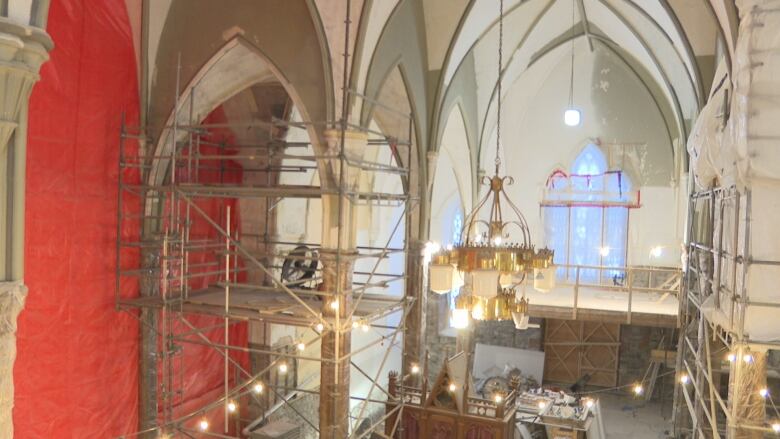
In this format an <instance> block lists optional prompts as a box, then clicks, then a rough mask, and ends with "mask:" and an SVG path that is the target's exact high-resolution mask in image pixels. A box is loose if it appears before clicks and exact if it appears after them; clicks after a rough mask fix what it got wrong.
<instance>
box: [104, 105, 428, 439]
mask: <svg viewBox="0 0 780 439" xmlns="http://www.w3.org/2000/svg"><path fill="white" fill-rule="evenodd" d="M190 93H193V91H191V92H190ZM346 97H350V98H354V99H360V100H362V101H363V102H364V103H365V104H366V105H371V106H374V107H382V104H381V103H380V102H377V101H374V100H371V99H370V98H368V97H366V96H362V95H360V94H358V93H354V92H351V91H348V92H346V93H345V98H346ZM191 101H192V96H190V102H191ZM382 108H384V107H382ZM175 110H176V111H174V114H175V115H176V116H175V117H174V118H173V123H172V124H171V125H170V126H167V127H164V129H163V130H162V133H161V138H167V139H168V140H169V143H170V144H172V145H173V147H171V148H168V149H169V151H168V152H167V153H163V152H161V151H156V152H151V153H149V152H145V151H143V150H142V149H141V148H139V147H137V146H131V147H128V145H135V141H136V140H138V139H143V140H146V141H148V140H149V139H145V138H144V136H145V132H146V131H145V129H144V128H143V127H136V128H133V127H127V126H125V125H124V124H123V126H122V133H121V138H120V154H119V164H118V168H119V170H118V175H119V192H118V217H117V243H116V246H117V261H116V262H117V273H116V292H115V300H116V306H117V308H118V309H120V310H123V311H128V312H130V313H131V314H132V315H134V316H137V317H138V319H139V321H140V322H141V323H142V325H143V329H142V330H144V331H148V332H149V333H150V334H154V335H153V336H154V337H155V338H156V339H157V340H158V344H159V345H158V347H157V349H156V352H154V353H153V354H152V355H153V357H154V358H155V359H156V363H157V364H156V371H157V374H158V379H157V382H158V383H157V388H156V389H148V390H147V391H148V392H149V395H151V398H154V399H155V400H156V401H157V402H156V403H157V404H159V407H158V409H157V410H156V412H157V413H156V418H157V420H156V423H155V424H156V425H154V426H150V427H149V428H147V429H141V431H139V432H137V433H136V434H137V435H141V434H146V433H154V434H158V435H161V437H162V435H179V434H181V435H182V436H183V437H192V436H191V435H193V434H198V435H201V437H218V438H232V437H244V436H242V434H243V435H248V434H249V433H250V431H249V430H250V429H251V428H254V427H255V426H257V425H260V424H262V423H263V422H264V420H266V419H267V418H268V415H269V414H270V412H272V411H273V410H275V409H276V408H278V407H281V406H287V407H289V408H290V409H291V411H292V412H294V413H296V414H297V415H298V416H299V417H300V418H301V422H303V423H305V424H307V425H308V426H309V427H311V428H312V429H314V430H317V431H318V427H317V422H316V420H311V419H307V418H306V416H305V415H304V414H303V413H301V412H300V411H298V410H296V409H295V407H293V406H292V405H291V403H290V402H291V401H290V399H291V398H290V395H294V394H310V393H315V394H316V393H317V391H313V390H311V387H312V386H304V384H307V383H301V382H298V377H297V370H298V369H297V365H298V363H299V362H300V361H313V362H320V363H321V362H331V363H333V365H334V366H335V369H336V370H339V369H340V365H342V364H348V366H347V368H348V369H350V370H354V371H356V372H358V373H360V374H361V375H362V376H364V377H365V378H366V379H368V380H370V382H371V387H370V390H369V392H368V395H367V396H365V397H363V396H361V397H358V396H355V395H350V399H352V400H358V401H360V403H359V404H360V409H359V410H358V414H357V416H350V418H351V419H350V420H349V421H351V422H350V430H351V436H350V437H355V438H362V437H365V436H366V435H368V434H370V433H371V432H373V431H375V430H381V428H382V427H383V425H382V421H383V420H384V418H383V419H382V420H380V421H379V422H375V423H374V424H372V425H371V427H370V428H369V429H361V430H360V431H359V432H358V428H357V427H358V426H359V425H360V424H361V422H365V419H367V417H368V414H369V411H368V410H367V409H366V407H367V405H368V404H378V405H377V406H376V407H381V409H382V410H384V404H385V403H386V402H387V400H386V399H381V398H378V397H375V396H374V395H375V394H377V393H382V394H384V396H385V397H388V398H395V397H393V396H391V393H390V391H389V390H388V389H387V388H386V386H382V385H381V384H380V382H379V380H380V378H384V376H383V375H381V372H382V370H383V368H384V365H385V363H386V362H387V360H388V357H389V354H390V351H391V350H392V349H393V348H397V347H398V345H399V344H400V343H399V342H398V340H399V334H402V332H403V330H404V325H405V321H406V315H407V311H408V310H409V308H410V306H411V305H412V299H409V298H407V297H406V295H405V294H403V293H402V294H401V295H397V294H389V293H387V292H386V290H387V289H388V288H390V286H391V285H393V284H403V283H404V282H405V280H406V276H405V274H404V272H403V270H400V272H385V271H383V268H382V265H383V264H382V261H386V260H387V259H388V258H390V257H391V255H400V256H401V257H404V258H405V257H406V255H407V252H408V247H409V244H408V239H406V236H404V238H403V243H404V244H403V247H397V248H394V247H392V246H391V242H392V241H393V239H394V237H396V235H398V234H400V233H403V231H405V230H407V229H408V227H403V225H404V223H405V222H406V221H408V219H409V218H411V212H412V210H413V209H414V208H415V206H416V201H417V200H416V199H415V198H414V197H411V196H409V194H408V192H409V190H408V188H409V186H410V185H409V169H410V164H411V163H412V157H413V156H412V129H413V125H412V123H413V122H412V117H411V115H410V114H406V113H403V112H398V115H399V116H401V117H402V119H403V121H404V122H405V124H408V125H407V127H406V129H407V132H406V133H404V134H405V135H406V136H407V138H406V139H398V138H393V137H388V136H385V135H384V134H383V133H381V132H378V131H376V130H371V129H367V128H364V127H361V126H358V125H355V124H351V123H348V122H347V121H346V120H345V119H342V120H339V121H330V122H295V121H290V120H283V119H272V120H270V121H263V122H258V121H251V122H238V123H219V124H213V123H212V124H209V123H197V122H194V121H192V116H191V115H190V121H189V123H187V124H185V123H181V122H180V120H179V119H180V118H179V117H178V112H179V110H180V108H179V100H178V97H177V101H176V107H175ZM386 110H387V111H389V109H386ZM288 113H289V112H288ZM239 127H240V128H255V129H260V130H261V131H262V132H264V133H267V138H266V139H264V140H263V141H260V142H256V143H252V144H239V143H233V144H226V143H224V142H213V141H210V140H209V137H208V133H209V132H210V131H211V130H214V129H224V128H232V129H235V128H239ZM324 129H329V130H334V131H337V132H338V133H339V139H338V141H339V143H340V145H339V146H338V147H336V148H328V150H327V151H325V152H322V151H318V152H315V149H314V148H313V147H312V142H308V141H303V142H302V141H288V140H287V139H288V138H289V137H290V136H289V133H290V132H292V131H295V130H299V131H303V132H307V133H311V132H318V130H324ZM347 131H351V132H360V133H363V134H365V135H366V136H367V138H368V140H367V142H366V144H365V148H366V149H371V148H377V149H386V150H388V151H389V157H390V160H389V161H388V163H383V162H380V161H379V160H376V161H372V160H366V159H364V158H356V157H355V156H351V155H349V154H347V153H345V149H346V148H345V133H346V132H347ZM294 150H295V153H293V151H294ZM300 151H303V152H300ZM404 153H405V154H404ZM376 155H380V154H379V153H377V154H376ZM387 156H388V154H387V153H385V157H387ZM237 163H244V164H245V165H244V166H243V167H241V166H236V165H237ZM247 164H248V165H249V166H247ZM327 167H329V169H331V170H335V171H333V173H334V174H335V175H336V176H337V178H335V179H333V180H336V181H337V183H333V182H331V183H330V184H327V185H326V184H324V183H323V184H321V185H319V186H318V185H313V184H312V185H289V184H288V185H286V184H280V181H281V180H282V179H283V176H284V175H288V174H297V175H298V176H299V177H300V175H301V174H303V175H305V176H306V178H307V179H309V181H316V179H315V178H313V177H314V176H315V175H316V176H318V177H320V179H321V180H323V181H324V180H325V177H324V176H322V175H320V174H319V173H318V171H319V170H321V169H325V168H327ZM241 172H244V173H252V174H253V175H254V178H252V179H251V180H252V182H246V181H245V179H243V178H242V177H241V175H242V174H241ZM354 173H359V174H372V175H379V174H385V175H391V176H393V178H399V179H400V181H401V182H402V187H404V188H406V190H401V191H400V192H397V193H396V192H388V193H381V192H373V191H371V190H366V189H364V188H363V189H361V188H356V187H354V186H353V185H349V184H348V183H347V182H346V181H345V178H339V177H343V176H345V175H350V174H354ZM161 175H164V177H163V178H161V177H160V176H161ZM128 176H132V177H130V178H129V177H128ZM258 176H262V177H264V183H258V179H259V177H258ZM369 180H371V179H369ZM329 195H332V196H336V197H337V198H338V208H339V210H340V211H341V209H345V208H346V207H345V206H342V204H344V203H351V204H352V205H353V206H370V207H371V208H372V209H378V211H377V212H381V210H383V209H384V210H386V211H387V212H390V211H389V210H387V209H394V210H395V211H396V212H397V209H403V214H402V215H400V216H399V217H398V220H397V221H396V222H395V224H394V226H393V228H392V232H391V233H390V236H388V237H386V241H385V243H384V245H381V246H367V245H366V246H357V247H356V248H348V244H347V243H345V242H343V241H344V240H342V239H341V237H342V235H343V233H342V230H341V228H342V224H341V222H339V225H338V228H339V230H338V231H337V233H338V237H339V239H338V240H337V243H338V245H337V248H329V249H327V250H325V249H321V248H320V243H317V242H303V239H292V240H290V239H284V237H283V236H280V235H279V234H278V233H276V232H275V230H274V226H273V224H274V223H275V209H277V208H278V206H280V204H281V203H282V202H283V201H285V200H291V199H323V197H324V196H329ZM237 200H259V202H261V203H262V204H261V205H262V206H263V207H264V211H265V218H264V220H263V221H264V222H263V227H264V230H263V233H256V234H245V235H244V234H241V231H240V230H237V227H235V226H234V224H235V223H236V215H237V212H236V209H235V207H234V205H235V204H236V203H237V202H238V201H237ZM215 206H216V208H215ZM138 211H140V212H141V213H140V214H138ZM377 214H378V215H383V214H382V213H377ZM231 217H232V219H231ZM258 220H259V219H258ZM344 227H348V226H344ZM128 229H138V230H141V229H142V230H143V233H141V234H140V235H139V236H137V237H135V238H131V239H128V238H126V237H125V236H126V233H125V234H123V230H128ZM399 236H400V235H399ZM250 243H251V245H250ZM301 245H305V246H307V247H308V248H309V249H310V250H311V252H310V253H307V254H304V255H301V254H299V253H296V251H295V249H296V248H297V247H299V246H301ZM350 251H351V252H353V253H354V254H352V255H351V256H350V258H353V259H354V260H368V261H373V262H371V263H370V265H371V266H372V267H373V268H372V269H371V270H369V271H355V272H354V273H353V275H354V276H355V278H354V279H353V282H352V284H351V285H347V286H346V287H345V286H342V285H341V284H340V283H339V282H335V285H330V288H329V287H325V286H324V285H325V283H323V282H322V281H323V278H324V277H326V274H325V273H324V268H323V267H324V264H325V262H326V261H325V259H326V256H325V253H330V254H332V255H333V256H332V257H333V258H335V264H334V266H335V267H336V268H335V269H336V271H338V270H340V269H341V267H342V265H343V264H341V263H340V261H339V258H342V257H344V256H343V255H344V254H345V253H347V252H350ZM285 260H291V261H299V262H302V263H304V264H305V265H306V266H308V267H314V268H313V275H311V277H307V278H305V279H299V280H291V281H285V280H283V279H282V278H281V276H280V275H281V271H282V269H283V265H284V261H285ZM330 262H333V261H330ZM385 265H387V264H385ZM385 269H386V267H385ZM337 277H338V276H337ZM350 278H351V276H350ZM139 289H140V290H141V291H142V295H140V296H137V295H132V297H127V296H128V294H127V291H133V290H135V291H138V290H139ZM144 291H145V293H143V292H144ZM401 291H403V289H401ZM339 297H349V298H350V300H348V301H346V303H348V304H350V306H351V307H350V309H348V310H347V311H346V313H345V315H346V318H344V314H342V313H341V312H335V313H328V312H327V304H331V303H333V300H338V298H339ZM334 298H335V299H334ZM139 310H140V312H139ZM144 313H145V314H146V315H151V316H153V317H152V318H146V319H145V318H143V317H142V316H143V315H144ZM204 316H206V317H205V318H204ZM389 316H395V317H394V318H388V317H389ZM396 317H397V318H396ZM385 320H387V322H386V321H385ZM245 322H263V323H270V324H279V325H287V326H293V327H297V328H308V330H309V331H311V336H310V337H309V338H307V339H306V341H305V344H303V343H304V342H303V341H302V340H292V342H291V343H289V344H287V345H285V346H274V347H273V349H259V348H256V347H252V346H250V345H249V344H247V345H242V344H241V343H239V342H237V341H231V329H232V328H235V327H236V325H239V324H242V323H245ZM355 328H361V329H362V330H363V331H368V330H369V329H372V330H373V331H374V332H376V333H377V334H378V336H377V337H375V338H374V339H373V341H371V342H369V343H367V344H365V345H363V346H358V347H353V348H352V349H351V350H349V351H347V352H339V351H338V347H337V348H336V352H335V355H334V356H333V357H332V358H323V355H322V354H321V353H320V355H307V354H305V350H306V349H305V348H306V347H307V346H311V345H313V344H316V343H319V342H320V341H321V339H322V337H323V336H326V334H328V332H330V333H331V334H332V335H333V336H335V338H336V339H337V340H338V338H339V337H340V336H344V335H345V334H348V333H350V332H351V331H353V330H355ZM366 328H369V329H366ZM380 344H381V345H382V346H384V347H383V348H382V349H383V350H384V354H383V355H382V363H381V365H380V366H379V369H378V371H377V373H376V374H375V375H370V374H369V373H367V372H366V371H364V370H363V369H362V368H360V367H359V366H358V365H357V364H355V362H354V361H353V358H354V356H355V355H356V354H358V353H361V352H365V351H367V350H369V349H376V348H377V347H378V346H379V345H380ZM192 345H198V346H203V347H207V348H209V349H210V350H213V351H214V352H216V353H218V355H219V356H221V357H222V359H223V362H222V368H223V388H222V389H221V391H220V392H219V395H216V396H214V397H213V398H211V399H210V400H209V402H208V403H206V404H203V405H201V406H200V407H195V408H188V409H187V411H186V412H185V413H183V412H182V410H183V408H184V407H185V406H186V405H187V404H186V403H187V401H188V395H186V391H185V389H184V387H185V383H184V379H185V377H184V373H185V372H184V371H185V370H192V369H191V368H193V367H194V368H197V367H198V366H197V364H187V362H188V361H190V362H192V361H193V359H189V358H187V356H186V355H184V354H183V352H184V348H185V346H192ZM337 346H338V344H337ZM236 353H243V355H251V354H259V355H264V356H267V360H268V361H267V364H266V366H265V367H263V368H262V369H261V370H252V369H251V367H250V368H247V367H246V364H241V362H240V361H237V359H236ZM194 361H197V360H194ZM141 367H144V365H143V364H142V366H141ZM152 373H154V372H152ZM248 400H251V401H252V403H253V405H256V406H258V407H260V408H261V414H260V416H259V417H258V418H256V419H254V420H250V419H243V420H240V419H239V416H238V415H237V413H236V412H237V410H236V408H237V407H236V405H237V402H238V401H248ZM396 403H397V410H398V411H400V410H402V409H403V398H398V400H397V401H396ZM219 409H223V410H220V411H224V425H225V428H224V431H220V432H216V431H213V429H210V428H208V425H207V424H203V425H199V424H198V420H199V419H202V417H203V416H204V415H205V414H206V413H212V416H213V412H214V411H215V410H219ZM239 412H240V411H239ZM394 413H395V412H394ZM347 415H348V416H349V413H348V414H347ZM220 416H222V415H220ZM237 420H238V421H237ZM250 421H251V422H250ZM349 421H348V422H349ZM198 426H199V427H201V428H199V429H198V428H197V427H198Z"/></svg>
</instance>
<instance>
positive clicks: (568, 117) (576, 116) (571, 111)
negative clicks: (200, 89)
mask: <svg viewBox="0 0 780 439" xmlns="http://www.w3.org/2000/svg"><path fill="white" fill-rule="evenodd" d="M575 1H577V0H572V3H571V27H572V29H573V28H574V2H575ZM563 123H565V124H566V125H568V126H570V127H576V126H578V125H579V124H580V123H582V113H581V112H580V110H579V109H577V108H575V107H574V38H572V40H571V73H570V75H569V106H568V107H567V108H566V111H564V112H563Z"/></svg>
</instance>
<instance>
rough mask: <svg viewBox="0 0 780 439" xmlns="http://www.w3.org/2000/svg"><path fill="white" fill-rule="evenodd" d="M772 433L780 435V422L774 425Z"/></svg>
mask: <svg viewBox="0 0 780 439" xmlns="http://www.w3.org/2000/svg"><path fill="white" fill-rule="evenodd" d="M772 431H774V432H775V433H780V422H773V423H772Z"/></svg>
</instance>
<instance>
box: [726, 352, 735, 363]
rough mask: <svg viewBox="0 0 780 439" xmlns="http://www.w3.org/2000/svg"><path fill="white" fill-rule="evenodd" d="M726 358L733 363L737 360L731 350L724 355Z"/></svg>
mask: <svg viewBox="0 0 780 439" xmlns="http://www.w3.org/2000/svg"><path fill="white" fill-rule="evenodd" d="M726 360H728V361H729V363H733V362H735V361H737V356H736V354H734V353H733V352H729V354H728V355H726Z"/></svg>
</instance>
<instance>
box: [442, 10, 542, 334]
mask: <svg viewBox="0 0 780 439" xmlns="http://www.w3.org/2000/svg"><path fill="white" fill-rule="evenodd" d="M499 4H500V14H499V44H498V78H499V79H498V84H497V91H498V99H497V117H496V158H495V173H494V174H493V176H492V177H483V178H482V184H484V185H487V186H488V188H489V190H488V191H487V193H486V194H485V196H484V197H483V198H482V199H481V200H479V202H477V203H476V205H475V207H474V210H472V211H471V212H470V213H469V214H468V216H467V217H466V220H465V221H464V225H463V228H462V230H461V233H460V238H461V239H460V243H459V244H457V245H455V246H453V247H449V248H446V249H441V250H440V252H439V253H437V254H436V255H434V256H433V261H434V262H433V263H432V264H431V265H430V281H431V289H432V290H433V291H435V292H439V293H445V292H448V291H451V290H452V288H453V287H455V286H456V285H457V286H458V287H460V286H461V285H462V280H463V279H464V278H465V277H466V276H467V275H468V276H470V278H471V279H470V281H471V291H465V290H461V293H460V294H459V295H458V300H457V303H456V309H455V310H453V314H452V325H453V326H455V325H456V324H457V325H458V326H461V325H467V319H466V318H465V317H464V316H467V314H466V312H464V311H467V312H468V313H470V314H471V318H473V319H474V320H509V319H511V318H512V309H513V307H514V290H513V289H511V287H512V286H514V285H517V284H519V283H521V282H523V281H524V280H526V278H527V277H530V275H532V274H533V273H534V268H546V267H552V262H553V251H552V250H549V249H547V248H543V249H536V248H535V247H534V246H533V245H532V244H531V231H530V229H529V227H528V222H527V221H526V219H525V217H524V216H523V214H522V213H521V212H520V210H519V209H518V208H517V206H516V205H515V204H514V203H513V202H512V200H510V199H509V196H508V195H507V193H506V191H505V190H504V186H505V185H509V184H512V183H513V182H514V180H513V179H512V177H510V176H500V175H499V171H500V170H501V98H502V91H501V82H502V77H501V70H502V67H503V39H504V2H503V0H500V2H499ZM507 206H508V207H507ZM483 209H484V210H486V211H488V212H487V214H486V215H481V214H482V213H483ZM505 212H509V213H510V214H511V216H512V217H513V218H507V219H505V218H504V213H505ZM484 217H487V219H482V218H484ZM455 270H457V273H456V272H455ZM508 291H509V292H508ZM472 292H473V294H472ZM510 292H511V293H510ZM510 294H511V296H510ZM466 297H468V298H470V299H466ZM464 322H466V323H464Z"/></svg>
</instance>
